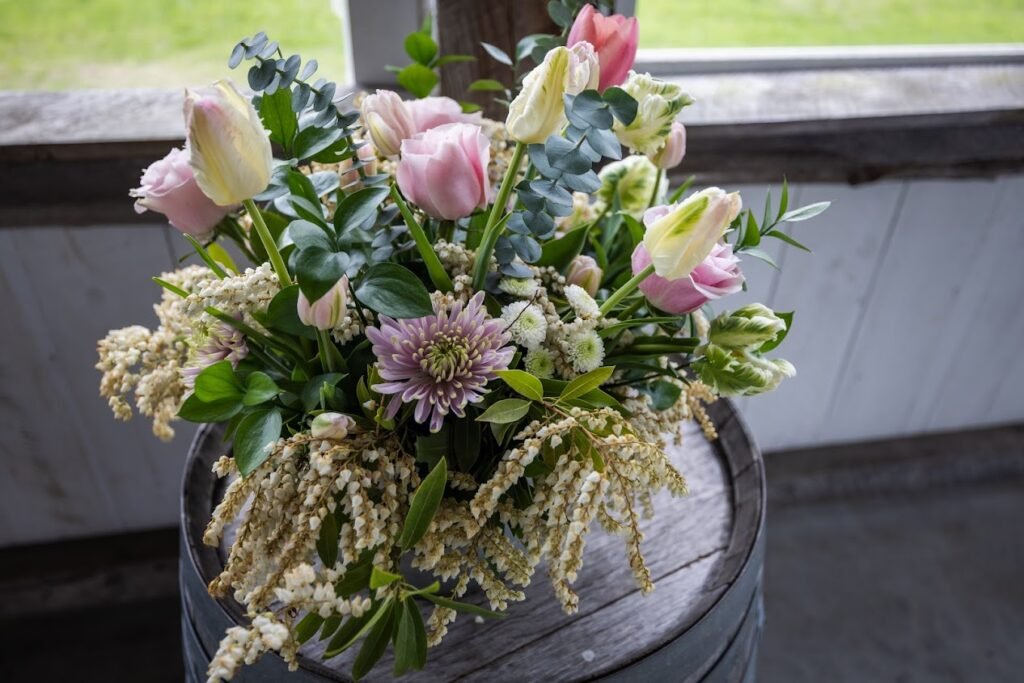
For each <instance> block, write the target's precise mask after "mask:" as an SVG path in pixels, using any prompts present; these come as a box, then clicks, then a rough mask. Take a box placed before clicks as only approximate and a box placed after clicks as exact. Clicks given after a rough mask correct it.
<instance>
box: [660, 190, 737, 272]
mask: <svg viewBox="0 0 1024 683" xmlns="http://www.w3.org/2000/svg"><path fill="white" fill-rule="evenodd" d="M742 207H743V202H742V201H741V200H740V195H739V193H737V192H732V193H726V192H725V190H722V189H719V188H717V187H709V188H707V189H706V190H701V191H700V192H697V193H696V194H692V195H690V196H689V197H688V198H687V199H686V200H685V201H683V202H680V203H679V204H675V205H672V206H660V207H656V208H654V209H651V210H650V211H648V212H647V213H646V214H645V215H644V223H645V224H646V225H647V231H646V232H645V233H644V246H645V247H647V251H648V253H650V255H651V265H652V266H653V267H654V272H655V273H657V274H658V275H660V276H661V277H663V278H665V279H667V280H678V279H679V278H684V277H686V276H687V275H689V274H690V272H691V271H692V270H693V269H694V268H696V267H697V266H698V265H700V263H701V262H702V261H703V260H704V259H705V258H707V255H708V254H710V253H711V250H712V249H713V248H714V246H715V244H716V243H717V242H718V240H720V239H721V238H722V235H723V233H725V231H726V229H727V228H728V227H729V224H730V223H732V222H733V220H734V219H735V218H736V216H738V215H739V212H740V209H741V208H742Z"/></svg>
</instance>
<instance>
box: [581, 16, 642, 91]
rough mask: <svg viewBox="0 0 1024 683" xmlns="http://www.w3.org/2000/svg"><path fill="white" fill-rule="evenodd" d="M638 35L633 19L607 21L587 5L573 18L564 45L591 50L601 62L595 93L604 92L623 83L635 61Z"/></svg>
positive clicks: (610, 17) (638, 29) (635, 21)
mask: <svg viewBox="0 0 1024 683" xmlns="http://www.w3.org/2000/svg"><path fill="white" fill-rule="evenodd" d="M639 35H640V25H639V23H638V22H637V20H636V17H628V18H627V17H624V16H622V15H621V14H612V15H610V16H607V17H606V16H604V15H603V14H601V13H600V12H598V11H597V10H596V9H594V6H593V5H590V4H587V5H584V6H583V9H582V10H580V13H579V14H578V15H576V21H574V22H573V25H572V28H571V29H570V30H569V38H568V40H566V45H567V46H568V47H572V46H573V45H575V44H576V43H579V42H582V41H586V42H588V43H590V44H591V45H593V46H594V49H595V50H596V51H597V56H598V59H599V60H600V62H601V81H600V83H599V85H598V89H599V90H601V91H604V90H605V88H608V87H610V86H613V85H620V84H622V83H623V82H624V81H625V80H626V76H627V75H628V74H629V70H630V69H632V68H633V62H634V61H635V60H636V46H637V41H638V40H639Z"/></svg>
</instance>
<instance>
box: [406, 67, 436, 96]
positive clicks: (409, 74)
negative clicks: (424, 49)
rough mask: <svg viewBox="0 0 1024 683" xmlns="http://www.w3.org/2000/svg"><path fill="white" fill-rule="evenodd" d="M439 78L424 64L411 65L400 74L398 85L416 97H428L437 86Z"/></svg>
mask: <svg viewBox="0 0 1024 683" xmlns="http://www.w3.org/2000/svg"><path fill="white" fill-rule="evenodd" d="M437 81H438V77H437V74H436V73H434V71H433V69H430V68H428V67H425V66H423V65H422V64H410V65H409V66H407V67H405V68H404V69H402V70H401V71H399V72H398V84H399V85H400V86H402V87H403V88H405V89H406V90H408V91H409V92H410V93H411V94H412V95H414V96H415V97H426V96H427V95H429V94H430V92H431V91H432V90H433V89H434V86H436V85H437Z"/></svg>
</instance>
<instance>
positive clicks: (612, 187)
mask: <svg viewBox="0 0 1024 683" xmlns="http://www.w3.org/2000/svg"><path fill="white" fill-rule="evenodd" d="M597 175H598V178H600V179H601V187H600V188H599V189H598V190H597V198H598V201H599V202H600V203H601V204H602V205H603V206H614V205H615V197H616V196H617V197H618V199H619V209H620V210H621V211H623V212H625V213H628V214H629V215H630V216H632V217H633V218H640V217H641V216H643V214H644V211H646V210H647V209H648V207H650V206H651V197H652V196H653V194H654V183H655V182H657V180H658V169H657V168H656V167H655V166H654V164H653V163H651V160H650V159H648V158H647V157H645V156H643V155H640V154H634V155H632V156H628V157H626V158H625V159H622V160H621V161H613V162H611V163H610V164H608V165H606V166H605V167H604V168H602V169H601V172H600V173H598V174H597ZM667 185H668V183H660V184H659V187H658V196H657V197H654V203H655V204H657V203H659V202H661V201H662V200H663V198H664V196H665V188H666V186H667Z"/></svg>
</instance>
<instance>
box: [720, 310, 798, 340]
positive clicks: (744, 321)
mask: <svg viewBox="0 0 1024 683" xmlns="http://www.w3.org/2000/svg"><path fill="white" fill-rule="evenodd" d="M785 329H786V321H785V320H783V319H782V318H780V317H779V316H777V315H775V311H773V310H772V309H770V308H768V307H767V306H765V305H764V304H747V305H746V306H744V307H743V308H740V309H737V310H736V311H733V312H732V313H723V314H722V315H720V316H718V317H717V318H715V319H714V320H712V321H711V329H710V330H709V331H708V340H709V341H710V342H711V343H712V344H717V345H718V346H721V347H722V348H725V349H729V350H742V349H749V350H753V349H757V348H759V347H760V346H761V345H763V344H765V343H766V342H770V341H775V338H776V337H778V335H779V333H780V332H783V331H785Z"/></svg>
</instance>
